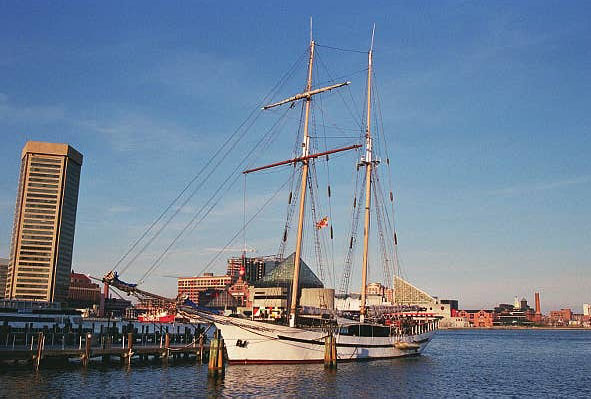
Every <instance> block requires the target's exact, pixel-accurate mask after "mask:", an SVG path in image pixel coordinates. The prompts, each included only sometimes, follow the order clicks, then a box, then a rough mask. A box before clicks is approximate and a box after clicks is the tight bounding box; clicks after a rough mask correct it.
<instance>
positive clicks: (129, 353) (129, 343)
mask: <svg viewBox="0 0 591 399" xmlns="http://www.w3.org/2000/svg"><path fill="white" fill-rule="evenodd" d="M133 341H134V340H133V332H129V333H127V359H126V360H127V364H131V357H132V356H133Z"/></svg>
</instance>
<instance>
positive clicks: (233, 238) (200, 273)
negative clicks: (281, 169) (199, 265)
mask: <svg viewBox="0 0 591 399" xmlns="http://www.w3.org/2000/svg"><path fill="white" fill-rule="evenodd" d="M289 181H290V179H287V180H286V181H285V183H283V184H282V185H281V187H279V188H278V189H277V190H276V191H275V192H274V193H273V195H272V196H271V197H269V198H268V199H267V201H265V203H264V204H263V205H262V206H261V207H260V208H259V209H258V210H257V211H256V212H255V213H254V215H252V216H251V217H250V219H248V221H247V222H246V224H245V225H244V227H243V228H242V229H240V230H238V231H237V232H236V234H234V236H232V238H231V239H230V241H228V243H227V244H226V245H225V246H224V247H223V248H222V249H221V250H220V251H219V252H218V253H217V254H216V255H215V256H214V257H213V259H211V260H210V261H209V263H208V264H207V265H205V267H204V268H203V270H201V271H200V272H199V274H198V275H199V276H200V275H202V274H203V273H205V272H206V271H207V269H209V267H211V265H212V264H213V263H214V262H215V261H216V260H217V259H218V258H219V257H220V256H221V254H222V253H223V252H224V251H225V250H226V248H228V247H229V246H230V245H232V243H233V242H234V240H235V239H236V237H238V236H239V235H240V233H241V232H242V230H243V229H244V228H246V227H248V226H249V225H250V223H251V222H252V221H253V220H254V219H255V218H256V217H257V216H258V215H259V214H260V213H261V212H262V211H263V209H264V208H266V206H267V205H269V204H270V203H271V201H273V199H275V197H276V196H277V194H279V193H280V192H281V190H283V189H284V188H285V187H286V186H287V184H288V183H289Z"/></svg>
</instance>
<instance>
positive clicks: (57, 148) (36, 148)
mask: <svg viewBox="0 0 591 399" xmlns="http://www.w3.org/2000/svg"><path fill="white" fill-rule="evenodd" d="M27 153H33V154H45V155H63V156H67V157H69V158H70V159H72V160H73V161H74V162H76V163H78V164H80V165H82V159H83V157H82V154H81V153H79V152H78V151H76V149H75V148H74V147H72V146H70V145H68V144H62V143H45V142H42V141H27V143H26V144H25V146H24V148H23V151H22V155H21V158H24V157H25V155H26V154H27Z"/></svg>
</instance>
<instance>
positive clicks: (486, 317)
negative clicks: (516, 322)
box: [457, 309, 495, 327]
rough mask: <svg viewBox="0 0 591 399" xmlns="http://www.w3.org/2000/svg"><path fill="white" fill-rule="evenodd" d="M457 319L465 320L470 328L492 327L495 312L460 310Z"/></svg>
mask: <svg viewBox="0 0 591 399" xmlns="http://www.w3.org/2000/svg"><path fill="white" fill-rule="evenodd" d="M457 317H462V318H465V319H466V321H468V323H470V327H492V326H493V323H494V320H495V312H493V311H492V310H485V309H480V310H460V311H458V312H457Z"/></svg>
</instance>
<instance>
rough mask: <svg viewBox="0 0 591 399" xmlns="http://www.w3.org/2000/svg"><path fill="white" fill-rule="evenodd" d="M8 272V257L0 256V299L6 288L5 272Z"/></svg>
mask: <svg viewBox="0 0 591 399" xmlns="http://www.w3.org/2000/svg"><path fill="white" fill-rule="evenodd" d="M7 273H8V259H6V258H0V299H2V298H4V291H5V289H6V274H7Z"/></svg>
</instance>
